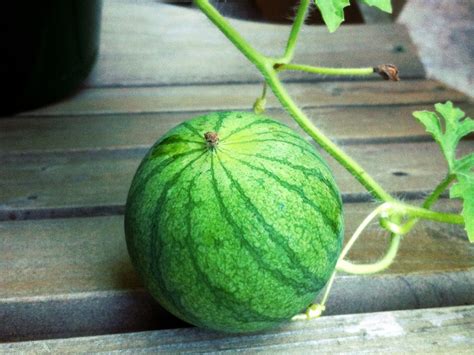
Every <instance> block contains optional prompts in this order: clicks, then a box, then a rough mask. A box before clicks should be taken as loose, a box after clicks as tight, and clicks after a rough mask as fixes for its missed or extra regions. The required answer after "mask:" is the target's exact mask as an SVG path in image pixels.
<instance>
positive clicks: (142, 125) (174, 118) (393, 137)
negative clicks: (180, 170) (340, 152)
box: [0, 103, 474, 154]
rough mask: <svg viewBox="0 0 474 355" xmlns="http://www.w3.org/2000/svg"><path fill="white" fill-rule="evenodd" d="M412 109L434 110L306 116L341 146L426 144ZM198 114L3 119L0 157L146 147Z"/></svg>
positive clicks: (278, 113) (332, 110)
mask: <svg viewBox="0 0 474 355" xmlns="http://www.w3.org/2000/svg"><path fill="white" fill-rule="evenodd" d="M460 107H461V108H462V109H464V110H465V111H466V113H467V115H471V116H472V114H473V113H474V104H472V103H464V104H461V105H460ZM415 110H433V106H432V105H425V104H421V105H419V104H415V105H403V106H400V107H394V106H364V107H351V108H340V107H329V108H311V109H307V110H306V112H307V114H308V116H309V117H311V119H312V121H313V122H314V124H315V125H316V126H317V127H319V128H320V129H322V130H323V131H324V132H325V133H326V134H328V135H329V136H330V137H332V138H333V139H335V140H337V141H338V142H340V143H349V142H350V143H357V142H360V143H362V142H364V143H370V142H374V141H385V142H390V141H391V142H394V141H404V142H408V141H416V140H418V141H420V140H427V139H429V137H430V136H429V135H428V133H427V132H426V131H425V130H424V128H423V126H422V125H420V124H419V123H418V122H417V121H416V120H415V119H414V118H413V116H412V112H413V111H415ZM200 114H203V112H176V113H154V114H135V115H101V116H100V117H98V116H96V115H86V116H78V117H73V116H67V117H65V116H61V117H41V118H39V117H31V118H30V117H23V118H21V119H19V118H11V119H2V120H0V152H1V153H0V154H7V153H8V154H11V153H16V154H19V153H25V152H47V151H61V150H73V151H78V150H100V149H124V148H139V147H144V146H150V145H151V144H153V143H154V142H155V141H156V140H157V139H158V137H161V136H162V135H163V134H164V133H165V132H167V131H168V130H169V129H171V128H172V127H174V126H175V125H177V124H179V123H180V122H182V121H185V120H188V119H190V118H192V117H195V116H197V115H200ZM266 114H267V115H269V116H271V117H275V118H278V119H280V121H282V122H284V123H286V124H288V125H289V126H290V127H293V128H295V129H297V124H296V123H295V122H294V121H293V120H292V119H291V118H290V117H289V116H288V114H286V113H285V112H284V111H283V110H282V109H269V110H267V112H266ZM298 130H299V129H298ZM299 131H300V132H301V130H299Z"/></svg>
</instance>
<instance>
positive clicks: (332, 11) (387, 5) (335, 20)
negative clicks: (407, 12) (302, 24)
mask: <svg viewBox="0 0 474 355" xmlns="http://www.w3.org/2000/svg"><path fill="white" fill-rule="evenodd" d="M362 1H363V2H365V3H366V4H367V5H369V6H375V7H378V8H379V9H380V10H382V11H385V12H392V4H391V1H390V0H362ZM314 3H315V4H316V6H317V7H318V9H319V11H320V12H321V15H322V16H323V20H324V22H325V23H326V26H327V28H328V30H329V32H334V31H335V30H337V29H338V27H339V26H340V25H341V23H342V22H343V21H344V8H345V7H346V6H349V0H314Z"/></svg>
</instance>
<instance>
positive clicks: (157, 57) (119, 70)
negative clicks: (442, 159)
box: [88, 0, 425, 86]
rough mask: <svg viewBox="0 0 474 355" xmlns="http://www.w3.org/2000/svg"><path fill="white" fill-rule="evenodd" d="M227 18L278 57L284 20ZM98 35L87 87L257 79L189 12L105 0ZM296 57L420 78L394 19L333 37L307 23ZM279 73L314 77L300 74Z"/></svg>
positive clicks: (217, 35) (236, 54)
mask: <svg viewBox="0 0 474 355" xmlns="http://www.w3.org/2000/svg"><path fill="white" fill-rule="evenodd" d="M231 22H232V23H233V24H234V25H235V26H236V27H237V28H238V29H239V31H240V32H241V33H242V35H243V36H244V37H245V38H247V39H248V40H249V41H250V42H251V43H252V44H253V45H254V46H255V47H257V48H259V49H260V50H261V51H262V52H263V53H265V54H267V55H273V56H279V55H281V54H282V51H283V49H284V48H285V44H286V40H287V37H288V34H289V30H290V27H289V25H274V24H264V23H256V22H250V21H242V20H231ZM183 24H185V25H183ZM101 35H102V38H101V49H100V51H101V52H100V57H99V60H98V63H97V65H96V69H95V70H94V72H93V74H92V76H91V78H90V79H89V83H88V85H89V86H129V85H169V84H177V83H180V84H183V83H186V84H191V83H222V82H257V81H259V80H260V75H259V73H258V72H257V70H256V69H255V68H254V66H253V65H251V64H249V63H248V61H247V60H246V59H245V58H244V56H243V55H241V54H240V53H239V52H238V51H237V50H236V49H235V48H234V47H233V45H232V44H231V43H230V42H229V41H228V40H227V39H226V38H225V37H224V35H222V34H221V33H220V32H219V31H218V30H217V29H216V28H215V27H214V26H213V25H212V24H211V23H210V21H208V20H207V18H206V17H205V16H204V15H203V14H201V13H200V12H199V11H197V10H195V9H187V8H183V7H177V6H170V5H166V4H158V3H156V2H151V1H150V2H147V3H144V2H143V1H141V2H128V3H125V2H116V1H110V0H109V1H106V2H105V4H104V10H103V24H102V34H101ZM308 43H311V45H307V44H308ZM305 44H306V45H305ZM295 61H296V62H300V63H306V64H313V65H326V66H335V67H350V66H355V67H359V66H365V67H367V66H369V67H370V66H376V65H378V64H383V63H395V64H397V65H398V66H399V68H400V72H401V76H402V78H413V77H418V78H419V77H424V75H425V73H424V69H423V66H422V64H421V62H420V61H419V60H418V58H417V55H416V49H415V47H414V46H413V44H412V43H411V40H410V37H409V35H408V33H407V31H406V30H405V28H404V27H403V25H398V24H390V25H378V26H370V25H368V26H344V28H341V29H340V30H339V31H337V32H336V33H334V34H329V33H328V32H327V30H326V29H325V28H324V27H322V26H307V27H305V29H304V30H303V31H302V33H301V38H300V41H299V46H298V48H297V55H296V58H295ZM216 63H219V64H218V65H216ZM197 64H199V68H197ZM285 76H286V77H291V78H293V79H307V80H314V78H315V76H314V75H305V74H303V73H292V74H290V75H288V74H285ZM376 78H377V77H376V76H374V79H376ZM364 79H365V78H364Z"/></svg>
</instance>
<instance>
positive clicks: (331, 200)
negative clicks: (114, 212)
mask: <svg viewBox="0 0 474 355" xmlns="http://www.w3.org/2000/svg"><path fill="white" fill-rule="evenodd" d="M208 132H215V133H217V135H218V137H219V140H218V141H217V143H216V145H215V147H212V149H211V147H208V145H206V141H205V139H204V135H205V134H206V133H208ZM198 137H199V138H198ZM125 230H126V236H127V246H128V249H129V253H130V256H131V258H132V261H133V263H134V266H135V268H136V269H137V270H138V272H139V274H140V275H141V277H142V279H143V281H144V283H145V285H146V286H147V288H148V289H149V290H150V292H151V293H152V295H153V296H154V297H155V298H156V299H157V300H158V301H159V302H160V303H161V304H162V305H163V306H164V307H165V308H166V309H168V310H169V311H170V312H172V313H174V314H175V315H177V316H178V317H180V318H182V319H184V320H186V321H188V322H190V323H193V324H195V325H198V326H201V327H207V328H212V329H216V330H223V331H229V332H244V331H255V330H261V329H267V328H271V327H273V326H276V325H278V324H280V323H281V322H282V321H284V320H287V319H289V318H291V317H292V316H293V315H295V314H296V313H298V312H300V311H302V310H303V309H304V308H305V307H306V306H307V305H308V304H309V303H311V302H312V301H313V300H314V298H315V297H316V295H317V293H318V292H319V291H320V290H321V289H322V287H324V284H325V283H326V282H327V280H328V278H329V276H330V274H331V272H332V270H333V268H334V266H335V262H336V260H337V257H338V255H339V253H340V249H341V242H342V233H343V221H342V204H341V198H340V194H339V192H338V189H337V187H336V185H335V183H334V179H333V177H332V175H331V172H330V171H329V168H328V166H327V164H326V163H325V162H324V161H323V160H322V158H321V157H320V156H319V154H318V153H317V152H316V151H315V149H314V147H312V146H311V145H310V144H309V143H308V142H306V141H305V140H304V139H302V138H301V137H299V136H298V135H297V134H296V133H295V132H293V131H292V130H291V129H289V128H288V127H286V126H284V125H283V124H281V123H279V122H276V121H274V120H272V119H270V118H267V117H262V116H257V115H254V114H250V113H244V112H224V113H223V112H218V113H214V114H209V115H206V116H200V117H197V118H195V119H192V120H190V121H187V122H186V123H184V124H181V125H179V126H177V127H175V128H174V129H173V130H171V131H170V132H168V133H167V134H166V135H165V136H164V137H163V138H162V139H160V140H159V141H158V142H157V143H156V144H155V145H154V146H153V148H152V149H151V150H150V152H149V153H148V154H147V156H146V157H145V159H144V161H143V162H142V164H141V165H140V167H139V169H138V170H137V173H136V175H135V177H134V180H133V182H132V186H131V188H130V192H129V196H128V200H127V207H126V214H125Z"/></svg>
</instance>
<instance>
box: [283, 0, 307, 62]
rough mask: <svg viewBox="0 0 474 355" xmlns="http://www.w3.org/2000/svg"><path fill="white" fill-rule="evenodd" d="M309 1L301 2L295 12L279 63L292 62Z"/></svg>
mask: <svg viewBox="0 0 474 355" xmlns="http://www.w3.org/2000/svg"><path fill="white" fill-rule="evenodd" d="M309 4H310V0H301V2H300V6H299V7H298V11H297V12H296V16H295V19H294V21H293V26H292V27H291V32H290V36H289V37H288V43H287V45H286V50H285V54H284V55H283V57H282V58H280V59H279V60H278V62H279V63H282V64H286V63H289V62H291V61H292V60H293V56H294V53H295V48H296V43H297V41H298V35H299V33H300V31H301V27H302V26H303V24H304V20H305V19H306V15H307V13H308V8H309Z"/></svg>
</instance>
